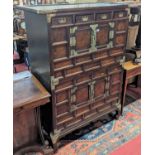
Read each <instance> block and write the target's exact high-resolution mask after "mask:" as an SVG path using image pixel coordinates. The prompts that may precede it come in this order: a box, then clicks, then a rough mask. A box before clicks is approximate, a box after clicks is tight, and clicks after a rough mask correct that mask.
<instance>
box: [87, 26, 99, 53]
mask: <svg viewBox="0 0 155 155" xmlns="http://www.w3.org/2000/svg"><path fill="white" fill-rule="evenodd" d="M90 27H91V29H92V31H91V48H90V49H89V52H90V53H91V52H96V51H97V48H96V29H97V27H98V24H94V25H90Z"/></svg>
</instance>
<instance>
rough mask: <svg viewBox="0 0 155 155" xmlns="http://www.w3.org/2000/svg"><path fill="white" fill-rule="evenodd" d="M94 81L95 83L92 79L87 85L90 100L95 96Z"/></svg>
mask: <svg viewBox="0 0 155 155" xmlns="http://www.w3.org/2000/svg"><path fill="white" fill-rule="evenodd" d="M95 83H96V81H92V82H90V83H89V84H88V85H89V99H90V100H93V99H94V96H95V89H94V87H95Z"/></svg>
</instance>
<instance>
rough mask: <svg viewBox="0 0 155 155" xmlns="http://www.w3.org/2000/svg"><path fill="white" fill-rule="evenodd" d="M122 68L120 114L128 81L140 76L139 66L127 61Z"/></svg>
mask: <svg viewBox="0 0 155 155" xmlns="http://www.w3.org/2000/svg"><path fill="white" fill-rule="evenodd" d="M123 68H124V77H123V90H122V106H121V114H123V107H124V102H125V95H126V90H127V84H128V81H129V80H130V79H131V78H133V77H135V76H138V75H140V74H141V65H140V64H133V62H132V61H128V62H125V63H124V64H123Z"/></svg>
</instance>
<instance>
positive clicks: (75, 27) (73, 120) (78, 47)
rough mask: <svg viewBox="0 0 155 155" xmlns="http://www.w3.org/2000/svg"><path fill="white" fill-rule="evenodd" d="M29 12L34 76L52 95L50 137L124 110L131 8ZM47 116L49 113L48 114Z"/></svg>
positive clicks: (46, 8) (110, 6) (72, 7)
mask: <svg viewBox="0 0 155 155" xmlns="http://www.w3.org/2000/svg"><path fill="white" fill-rule="evenodd" d="M19 8H21V9H23V10H24V12H25V20H26V28H27V36H28V45H29V49H30V59H31V67H32V72H33V74H35V75H36V76H37V77H38V78H39V80H40V81H41V82H42V84H43V85H44V86H45V87H46V88H47V89H48V90H49V91H50V92H51V94H52V97H51V112H50V113H49V115H48V117H47V119H45V120H44V122H45V121H46V120H52V121H51V124H50V127H51V129H50V130H49V131H51V132H50V137H51V140H52V143H53V146H54V147H56V144H57V141H58V140H59V138H61V137H63V136H64V135H66V134H68V133H70V132H72V131H74V130H75V129H78V128H80V127H82V126H85V125H87V124H88V123H90V122H91V121H95V120H97V119H99V118H101V117H102V116H104V115H106V114H108V113H110V112H114V111H117V113H118V114H119V112H120V109H121V102H120V99H121V91H122V72H123V70H122V66H121V62H122V60H123V57H124V49H125V46H126V39H127V28H128V13H127V10H126V9H127V5H125V4H119V3H92V4H66V5H51V6H31V7H28V6H27V7H19ZM44 113H47V112H44Z"/></svg>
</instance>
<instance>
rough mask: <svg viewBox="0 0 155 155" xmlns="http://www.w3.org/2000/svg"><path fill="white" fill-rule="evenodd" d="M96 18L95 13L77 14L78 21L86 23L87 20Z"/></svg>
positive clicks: (76, 19)
mask: <svg viewBox="0 0 155 155" xmlns="http://www.w3.org/2000/svg"><path fill="white" fill-rule="evenodd" d="M93 20H94V16H93V14H87V15H77V16H76V17H75V21H76V23H85V22H91V21H93Z"/></svg>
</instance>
